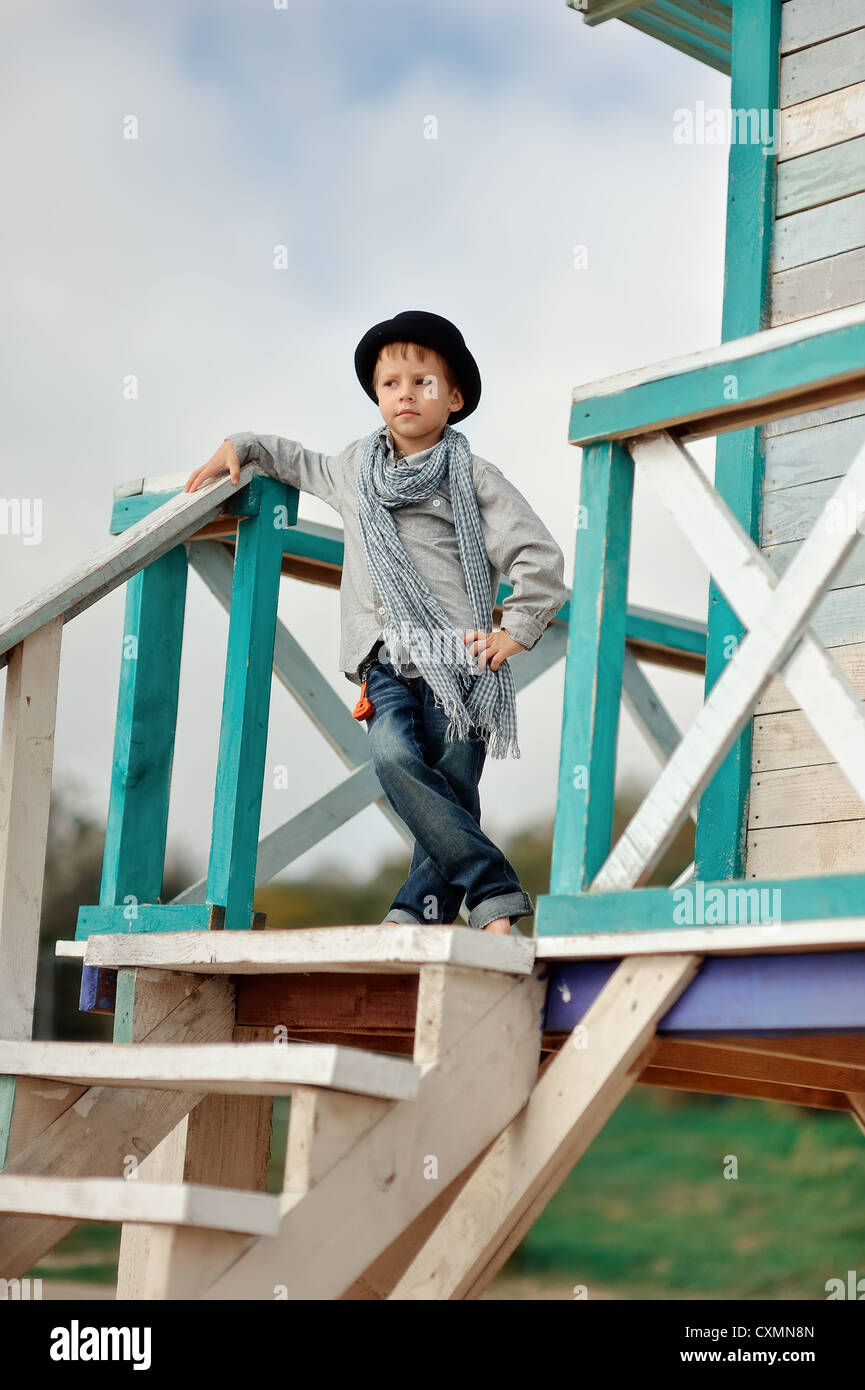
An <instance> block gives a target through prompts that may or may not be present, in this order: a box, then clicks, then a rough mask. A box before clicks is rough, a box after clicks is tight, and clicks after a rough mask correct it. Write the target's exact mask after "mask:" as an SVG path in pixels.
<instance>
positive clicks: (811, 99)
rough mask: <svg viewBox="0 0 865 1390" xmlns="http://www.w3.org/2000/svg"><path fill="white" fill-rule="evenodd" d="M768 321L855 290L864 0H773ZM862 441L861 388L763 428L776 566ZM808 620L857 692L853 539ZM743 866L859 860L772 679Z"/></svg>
mask: <svg viewBox="0 0 865 1390" xmlns="http://www.w3.org/2000/svg"><path fill="white" fill-rule="evenodd" d="M782 16H783V18H782V26H781V71H780V108H781V132H780V143H779V149H778V153H777V159H778V168H777V174H778V178H777V199H776V205H775V224H774V232H773V247H772V267H771V272H772V273H771V324H772V325H775V324H781V323H791V322H793V321H794V320H797V319H803V318H809V317H811V316H813V315H817V314H823V313H826V312H827V311H828V310H830V309H837V308H841V307H843V306H844V305H848V304H859V303H862V302H865V3H863V0H785V3H784V5H783V9H782ZM863 440H865V398H862V399H860V400H857V401H851V402H848V403H847V404H846V405H841V406H834V407H832V408H831V409H828V410H820V411H814V412H811V413H809V414H806V415H799V416H796V417H791V418H790V419H787V420H779V421H776V422H775V423H774V424H771V425H768V426H766V440H765V442H766V471H765V484H764V496H763V525H762V549H763V553H764V554H765V555H766V556H767V557H768V559H769V561H770V563H771V564H772V565H773V567H775V568H776V569H777V570H778V572H779V573H780V572H781V571H782V570H783V569H784V568H785V566H786V565H787V564H788V563H789V561H790V559H791V557H792V556H793V555H794V554H795V552H796V549H797V547H798V546H799V545H801V543H802V540H803V538H804V537H805V536H806V535H807V534H808V532H809V530H810V528H811V526H812V524H813V522H814V519H815V517H816V516H817V515H818V513H819V511H820V510H821V508H822V506H823V504H824V502H825V500H826V498H827V497H828V496H829V495H830V494H831V493H832V492H833V491H834V489H835V487H836V486H837V480H838V478H839V477H840V476H841V475H842V474H843V473H845V472H846V470H847V468H848V467H849V465H850V463H851V461H852V459H853V456H854V454H855V452H856V450H857V449H858V448H859V447H860V446H861V444H862V442H863ZM814 628H815V630H816V632H817V634H818V635H819V637H820V638H821V640H822V641H823V642H824V643H825V644H826V646H827V647H828V648H831V650H832V654H833V656H834V657H835V659H836V660H837V662H838V664H839V666H840V667H841V669H842V670H843V671H844V673H845V675H846V676H847V677H848V679H849V680H851V681H852V683H853V685H854V686H855V687H856V689H857V691H858V692H859V695H860V696H865V538H863V540H862V541H860V542H858V543H857V545H856V547H855V548H854V550H853V552H852V554H851V556H850V558H849V559H848V561H847V562H846V564H845V565H844V567H843V569H842V570H841V572H840V573H839V574H838V576H837V577H836V579H835V581H834V583H833V585H832V588H831V590H830V592H829V593H828V594H827V596H826V598H825V600H824V602H823V604H822V605H821V607H820V609H819V611H818V613H817V616H816V619H815V622H814ZM753 735H754V736H753V752H752V779H751V796H750V806H749V815H748V852H747V861H746V873H747V876H748V877H750V878H754V877H758V878H764V877H779V878H781V877H783V878H789V877H792V876H794V875H801V874H821V873H834V872H838V873H841V872H848V873H849V872H853V871H857V870H859V871H861V870H865V806H863V805H862V802H861V801H860V800H859V799H858V798H857V797H856V796H855V795H854V794H853V792H852V790H851V788H850V786H849V784H848V782H847V780H846V778H845V777H844V776H843V775H842V774H841V772H840V771H839V768H838V765H837V764H836V763H834V762H833V761H832V760H831V758H830V756H829V754H828V752H827V750H826V748H825V745H824V744H822V743H821V742H820V740H819V739H818V738H816V737H815V735H814V733H813V732H812V729H811V726H810V724H809V723H808V721H807V719H806V718H805V716H804V715H803V714H802V713H801V711H800V710H799V709H798V708H797V707H796V702H795V700H793V698H792V697H791V696H790V694H789V692H788V691H787V690H786V688H785V687H784V685H783V682H782V681H780V680H778V679H776V680H774V681H772V683H771V685H770V686H769V687H768V689H767V690H766V692H765V694H764V696H763V698H762V700H761V701H760V703H759V704H758V706H757V709H756V713H755V719H754V729H753Z"/></svg>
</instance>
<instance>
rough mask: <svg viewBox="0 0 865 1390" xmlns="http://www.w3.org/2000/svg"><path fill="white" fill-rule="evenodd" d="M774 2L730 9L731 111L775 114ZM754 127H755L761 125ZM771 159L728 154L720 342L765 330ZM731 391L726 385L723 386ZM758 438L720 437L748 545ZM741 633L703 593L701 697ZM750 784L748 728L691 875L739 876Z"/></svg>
mask: <svg viewBox="0 0 865 1390" xmlns="http://www.w3.org/2000/svg"><path fill="white" fill-rule="evenodd" d="M780 45H781V0H749V3H748V4H747V5H741V4H739V5H734V6H733V50H732V85H731V92H730V106H731V108H732V110H734V111H737V110H757V111H760V112H762V111H767V112H769V113H770V115H772V114H774V115H777V107H778V73H779V67H780ZM760 124H761V128H762V121H761V123H760ZM775 163H776V159H775V156H774V155H773V153H772V152H771V151H768V150H767V149H766V147H765V146H764V145H763V144H762V143H760V142H758V141H756V140H755V141H753V142H749V143H734V144H732V145H731V147H730V160H729V179H728V189H727V243H726V257H725V268H724V312H723V319H722V325H721V336H722V339H723V340H724V341H725V342H726V341H727V340H728V339H730V338H740V337H743V336H745V335H746V334H748V333H756V332H758V330H759V329H761V328H766V327H767V326H768V323H769V264H770V254H771V245H772V225H773V215H774V197H775ZM731 389H735V382H732V383H731ZM762 486H763V435H762V430H761V429H760V428H759V427H756V428H753V429H747V430H736V431H734V432H732V433H728V434H723V435H721V436H720V437H719V439H718V442H717V446H716V454H715V488H716V490H717V491H718V492H719V493H720V495H721V497H723V499H724V501H725V502H726V503H727V505H728V506H729V507H730V509H731V510H732V512H733V513H734V515H735V516H736V518H737V520H739V521H740V522H741V523H742V525H743V527H744V528H745V530H746V531H747V532H748V535H749V536H750V537H751V539H752V540H753V541H755V542H756V543H757V544H759V541H760V514H761V507H762ZM744 632H745V629H744V627H743V625H742V623H741V622H740V621H739V619H738V617H737V616H736V614H735V612H734V611H733V609H732V608H731V607H730V605H729V604H728V603H727V601H726V599H725V598H724V596H723V594H722V593H721V591H720V589H719V588H718V587H717V586H716V584H715V583H714V581H713V582H711V583H710V586H709V624H708V638H707V645H706V695H707V696H708V694H709V692H710V690H711V689H712V687H713V685H714V684H715V682H716V681H717V679H718V677H719V676H720V675H721V674H722V672H723V670H724V668H725V666H726V665H727V661H728V660H729V658H730V656H731V654H732V652H731V648H732V647H733V644H734V643H738V641H740V639H741V638H742V636H743V635H744ZM750 777H751V721H749V722H748V723H747V724H746V726H745V728H744V729H743V730H742V733H741V734H740V735H739V737H738V738H737V739H736V741H735V743H734V744H733V747H732V748H731V750H730V752H729V753H728V754H727V757H726V758H725V759H724V762H723V763H722V764H721V766H720V768H719V769H718V771H717V772H716V774H715V776H714V777H713V779H712V781H711V782H710V783H709V785H708V787H707V788H706V790H705V791H704V792H703V795H702V797H701V800H700V809H699V814H698V818H697V848H696V854H695V863H696V876H697V878H699V879H706V880H716V879H726V878H741V877H742V876H743V874H744V868H745V837H746V833H747V815H746V812H747V803H748V790H749V786H750Z"/></svg>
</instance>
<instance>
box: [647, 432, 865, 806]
mask: <svg viewBox="0 0 865 1390" xmlns="http://www.w3.org/2000/svg"><path fill="white" fill-rule="evenodd" d="M631 452H632V454H633V456H634V461H635V463H637V464H638V465H639V467H640V470H641V473H643V474H645V475H646V476H647V477H648V479H649V481H650V482H651V484H652V486H653V487H654V489H655V491H656V493H657V494H658V496H659V497H660V499H661V501H662V502H663V503H664V504H665V506H666V507H667V509H668V510H669V511H670V512H671V514H672V515H673V517H674V518H675V520H676V521H677V522H678V523H679V525H680V527H681V528H682V531H683V533H684V534H685V536H686V537H687V536H699V537H700V556H701V558H702V559H703V560H704V561H705V562H706V563H707V565H708V567H709V569H710V570H711V572H712V574H713V576H714V578H715V580H716V582H717V584H718V587H719V588H720V589H721V590H722V591H723V593H724V596H725V597H726V599H727V601H728V602H729V603H730V605H731V607H733V608H734V609H735V610H736V612H737V613H738V615H739V617H740V618H741V619H742V621H743V623H745V625H746V626H747V627H753V625H754V623H755V622H757V620H758V619H759V617H760V614H761V613H762V612H763V611H764V609H765V607H766V604H767V603H768V602H769V600H770V599H771V597H772V593H773V591H774V590H775V589H776V587H777V585H778V582H779V581H778V576H777V575H776V574H775V572H774V570H773V569H772V567H771V565H770V564H769V561H768V560H767V559H766V557H765V556H764V555H763V554H762V553H761V552H760V550H758V548H757V547H756V546H755V545H754V543H753V541H752V540H751V538H750V536H749V535H748V534H747V532H746V531H745V530H744V529H743V528H742V526H741V525H740V523H739V522H738V521H737V520H736V518H735V516H734V515H733V513H732V512H731V511H730V509H729V507H728V506H727V505H726V503H725V502H724V500H723V498H721V497H719V496H718V494H717V493H716V492H715V489H714V488H713V487H712V486H711V484H710V483H709V482H708V481H707V479H706V478H705V476H704V474H703V473H702V471H701V469H700V467H699V465H698V464H697V462H696V460H695V459H694V458H693V456H692V455H691V454H690V453H689V452H688V450H687V449H686V448H685V447H684V445H682V444H680V443H679V442H678V441H677V440H676V439H674V438H673V437H672V436H671V435H669V434H667V433H666V432H664V433H662V434H659V435H656V436H654V437H652V438H650V439H648V440H647V441H645V442H644V441H642V440H640V441H635V442H634V445H633V447H632V450H631ZM784 680H785V682H786V684H787V686H788V688H789V689H790V691H791V693H792V694H793V695H794V696H795V697H796V699H797V700H798V701H799V704H800V706H801V708H802V710H803V712H804V713H805V714H806V715H807V717H808V719H809V720H810V721H811V724H812V725H813V727H814V730H815V732H816V733H817V735H818V736H819V737H820V738H821V739H822V741H823V743H825V745H826V747H827V748H828V749H829V751H830V752H831V753H832V755H833V757H834V758H835V759H836V761H837V763H838V765H839V767H840V769H841V771H842V772H843V773H844V775H845V776H846V777H847V779H848V781H849V782H850V785H851V787H852V788H853V790H854V791H855V792H856V795H857V796H858V797H859V798H860V799H861V800H862V801H863V802H865V710H863V707H862V702H861V701H860V699H859V696H858V695H857V693H856V691H855V690H854V689H853V687H852V685H850V683H849V681H847V679H846V678H845V677H844V675H843V674H842V673H841V671H839V669H838V667H837V665H836V663H835V662H834V661H833V660H832V658H831V656H830V655H829V653H828V652H827V651H826V650H825V648H824V647H823V645H822V643H821V642H820V641H819V640H818V639H817V638H816V637H815V636H814V634H813V633H812V632H806V633H805V635H804V636H803V638H802V640H801V642H800V643H799V645H798V647H797V648H796V650H795V652H794V653H793V655H792V656H791V657H790V659H789V661H788V662H787V664H786V666H785V667H784Z"/></svg>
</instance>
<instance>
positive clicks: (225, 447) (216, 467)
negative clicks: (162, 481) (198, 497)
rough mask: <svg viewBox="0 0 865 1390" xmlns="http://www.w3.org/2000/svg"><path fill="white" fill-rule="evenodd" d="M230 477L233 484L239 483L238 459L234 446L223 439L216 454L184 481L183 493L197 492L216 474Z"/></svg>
mask: <svg viewBox="0 0 865 1390" xmlns="http://www.w3.org/2000/svg"><path fill="white" fill-rule="evenodd" d="M225 472H228V474H229V475H230V477H231V481H232V482H233V483H239V482H240V459H239V458H238V457H237V454H236V453H235V452H234V446H233V445H232V444H229V442H228V440H227V439H225V440H223V442H222V443H221V444H220V446H219V448H218V449H217V451H216V453H215V454H213V455H212V457H211V458H209V459H208V460H207V463H203V464H202V465H201V467H200V468H196V469H195V471H194V472H193V473H190V475H189V477H188V478H187V480H186V487H185V488H184V489H183V491H184V492H197V491H198V489H199V488H200V487H201V484H202V483H206V482H207V480H208V478H215V477H216V475H217V474H218V473H225Z"/></svg>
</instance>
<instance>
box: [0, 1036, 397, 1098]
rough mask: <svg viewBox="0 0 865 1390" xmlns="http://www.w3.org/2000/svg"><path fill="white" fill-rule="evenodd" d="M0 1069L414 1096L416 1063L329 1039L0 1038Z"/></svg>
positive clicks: (220, 1090) (105, 1082)
mask: <svg viewBox="0 0 865 1390" xmlns="http://www.w3.org/2000/svg"><path fill="white" fill-rule="evenodd" d="M0 1075H6V1076H38V1077H45V1078H50V1079H51V1080H55V1081H66V1082H68V1083H69V1084H70V1085H77V1086H130V1087H134V1088H135V1089H142V1088H143V1089H146V1090H158V1091H201V1092H204V1093H205V1094H221V1095H241V1096H286V1095H290V1094H291V1091H292V1089H293V1088H294V1087H295V1086H319V1087H326V1088H327V1089H328V1090H336V1091H350V1092H352V1093H354V1094H357V1095H365V1096H375V1097H377V1098H379V1099H383V1100H416V1099H417V1092H418V1084H419V1081H420V1077H421V1068H420V1067H418V1066H416V1065H415V1064H414V1062H412V1061H410V1060H409V1059H407V1058H404V1057H390V1056H387V1055H386V1054H384V1053H375V1052H369V1051H365V1050H362V1049H360V1048H356V1047H339V1046H336V1045H335V1044H333V1043H286V1044H280V1043H276V1042H274V1043H269V1042H254V1043H185V1044H184V1043H178V1044H164V1045H162V1046H160V1045H155V1044H150V1045H148V1044H147V1043H65V1042H6V1041H0Z"/></svg>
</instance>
